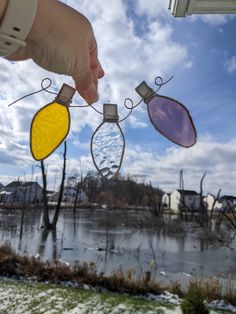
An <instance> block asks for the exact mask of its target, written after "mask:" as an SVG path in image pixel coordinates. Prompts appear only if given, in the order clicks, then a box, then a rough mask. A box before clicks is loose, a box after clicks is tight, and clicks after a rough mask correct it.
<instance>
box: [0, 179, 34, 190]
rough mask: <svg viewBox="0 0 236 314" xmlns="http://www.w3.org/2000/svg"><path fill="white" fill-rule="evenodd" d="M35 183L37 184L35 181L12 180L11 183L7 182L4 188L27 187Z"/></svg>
mask: <svg viewBox="0 0 236 314" xmlns="http://www.w3.org/2000/svg"><path fill="white" fill-rule="evenodd" d="M35 183H36V184H38V183H37V182H36V181H27V182H22V181H12V182H11V183H9V184H7V185H6V186H5V188H6V189H7V188H18V187H29V186H32V185H33V184H35Z"/></svg>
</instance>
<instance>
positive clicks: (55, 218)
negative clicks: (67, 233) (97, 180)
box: [52, 141, 67, 229]
mask: <svg viewBox="0 0 236 314" xmlns="http://www.w3.org/2000/svg"><path fill="white" fill-rule="evenodd" d="M66 153H67V145H66V141H65V142H64V153H63V168H62V177H61V185H60V191H59V196H58V201H57V206H56V210H55V213H54V217H53V222H52V227H53V229H55V228H56V225H57V221H58V217H59V212H60V208H61V202H62V198H63V192H64V184H65V177H66Z"/></svg>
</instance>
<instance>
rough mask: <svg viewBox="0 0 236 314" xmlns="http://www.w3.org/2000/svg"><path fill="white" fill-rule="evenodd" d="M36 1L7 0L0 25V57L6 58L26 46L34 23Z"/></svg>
mask: <svg viewBox="0 0 236 314" xmlns="http://www.w3.org/2000/svg"><path fill="white" fill-rule="evenodd" d="M37 7H38V0H8V5H7V9H6V12H5V15H4V17H3V21H2V23H1V25H0V56H1V57H6V56H9V55H11V54H13V53H14V52H16V50H17V49H18V48H20V47H25V46H26V42H25V40H26V38H27V36H28V35H29V33H30V31H31V28H32V26H33V23H34V19H35V16H36V12H37Z"/></svg>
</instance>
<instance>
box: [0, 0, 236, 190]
mask: <svg viewBox="0 0 236 314" xmlns="http://www.w3.org/2000/svg"><path fill="white" fill-rule="evenodd" d="M65 2H67V4H69V5H71V6H72V7H74V8H75V9H77V10H79V11H80V12H81V13H83V14H85V15H86V16H87V17H88V18H89V19H90V21H91V23H92V25H93V28H94V32H95V35H96V38H97V41H98V46H99V55H100V59H101V63H102V64H103V66H104V69H105V72H106V76H105V77H104V78H103V79H102V81H101V83H100V86H99V92H100V100H99V102H98V103H97V104H96V107H97V108H100V109H101V108H102V104H103V103H105V102H111V103H117V104H118V107H119V113H120V116H123V115H125V114H126V110H125V108H124V106H123V102H124V98H125V97H131V98H132V99H134V101H137V100H138V99H139V98H138V95H137V94H136V93H135V92H134V89H135V87H136V86H137V85H138V84H139V83H140V82H141V81H142V80H145V81H146V82H147V83H148V84H149V85H150V86H152V87H154V79H155V77H156V76H159V75H161V76H162V77H163V79H164V80H167V79H169V77H170V76H172V75H174V79H172V80H171V81H170V82H169V83H168V84H167V85H165V86H163V87H162V88H161V90H160V92H159V93H160V94H163V95H167V96H170V97H171V98H175V99H177V100H179V101H180V102H182V103H183V104H185V106H186V107H187V108H188V109H189V110H190V112H191V115H192V117H193V120H194V122H195V125H196V128H197V132H198V143H197V144H196V145H195V146H194V147H192V148H190V149H184V148H180V147H178V146H177V145H175V144H173V143H171V142H169V141H168V140H167V139H165V138H163V137H162V136H161V135H160V134H158V133H157V132H156V131H155V130H154V128H153V127H152V125H151V124H150V122H149V119H148V115H147V111H146V105H145V104H141V105H140V106H139V107H138V108H137V109H136V110H135V111H134V112H133V113H132V116H131V117H130V118H129V119H127V120H126V121H125V122H124V123H122V124H121V127H122V129H123V131H124V133H125V138H126V152H125V157H124V162H123V167H122V174H124V175H128V174H129V175H132V176H134V177H135V178H136V179H137V180H141V181H145V182H149V181H152V182H153V184H154V185H156V186H159V187H160V188H162V189H163V190H164V191H167V192H171V191H173V190H174V189H176V188H178V174H179V170H180V169H181V168H183V169H184V176H185V188H188V189H195V190H197V191H198V190H199V182H200V178H201V176H202V174H203V173H204V172H207V177H206V179H205V185H204V192H205V193H207V192H211V193H215V194H216V193H217V191H218V189H219V188H222V189H223V192H222V193H223V194H236V191H235V186H236V184H235V183H236V182H235V181H236V164H235V160H236V135H235V134H236V122H235V117H236V100H235V99H236V88H235V78H236V44H235V29H236V18H235V17H234V16H226V15H220V16H219V15H210V16H207V15H205V16H191V17H187V18H174V17H173V16H172V15H171V13H170V11H168V1H163V0H156V1H152V4H151V3H149V4H147V1H144V0H137V1H134V0H132V1H131V0H129V1H121V0H112V1H108V0H98V1H96V2H93V3H92V4H91V2H90V1H88V0H82V1H79V2H78V1H75V0H69V1H65ZM0 69H1V71H0V80H1V91H0V105H1V115H0V128H1V134H2V139H1V140H0V182H3V183H7V182H9V181H10V180H13V179H17V177H18V176H20V177H21V179H24V177H25V176H26V178H27V179H30V176H31V168H32V165H36V162H34V161H33V159H32V157H31V155H30V151H29V128H30V122H31V119H32V117H33V115H34V113H35V112H36V111H37V110H38V109H39V108H41V107H42V106H43V105H46V104H47V103H49V102H50V101H51V100H52V98H51V96H50V95H47V94H40V95H37V96H34V97H31V98H29V99H27V100H25V101H23V102H21V103H19V104H16V105H15V106H13V107H11V108H8V107H7V104H8V103H9V102H11V101H12V100H14V99H16V98H18V97H21V96H22V95H24V94H25V93H28V92H31V91H33V90H37V89H39V87H40V82H41V80H42V79H43V78H44V77H51V78H52V79H53V83H54V85H53V89H54V90H55V91H57V90H59V88H60V86H61V85H62V84H63V83H64V82H65V83H68V84H71V85H72V86H73V82H72V80H71V79H70V78H67V77H65V76H61V75H55V74H51V73H48V72H46V71H44V70H42V69H40V68H39V67H38V66H36V65H34V64H33V63H32V61H26V62H20V63H19V62H18V63H10V62H8V61H6V60H4V59H1V60H0ZM73 103H74V104H82V103H83V101H82V99H81V98H80V97H79V95H77V96H76V97H75V98H74V100H73ZM71 117H72V125H71V132H70V135H69V138H68V164H69V169H68V175H69V174H72V173H73V172H76V171H79V170H80V169H81V167H82V169H83V171H84V172H86V171H87V170H88V169H94V170H95V168H94V166H93V164H92V159H91V156H90V151H89V148H90V138H91V135H92V132H93V130H94V129H95V128H96V127H97V126H98V125H99V124H100V122H101V117H100V116H99V115H97V114H96V113H95V112H94V111H93V110H92V109H79V108H74V109H73V108H71ZM61 152H62V148H59V149H58V150H57V151H56V152H55V153H54V154H53V155H52V156H51V157H49V158H48V160H47V161H46V162H47V164H48V173H49V174H50V178H51V179H50V180H49V184H50V186H51V187H53V186H54V185H55V181H56V183H57V180H59V172H60V168H61V163H62V161H61V154H60V153H61ZM35 173H36V175H38V177H40V173H39V169H38V168H36V169H35ZM57 178H58V179H57ZM58 183H59V181H58Z"/></svg>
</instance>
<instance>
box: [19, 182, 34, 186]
mask: <svg viewBox="0 0 236 314" xmlns="http://www.w3.org/2000/svg"><path fill="white" fill-rule="evenodd" d="M35 183H36V182H35V181H27V182H24V183H23V184H22V186H24V187H27V186H31V185H33V184H35Z"/></svg>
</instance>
